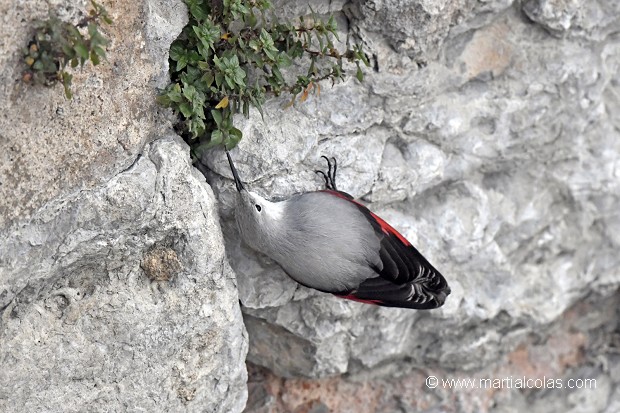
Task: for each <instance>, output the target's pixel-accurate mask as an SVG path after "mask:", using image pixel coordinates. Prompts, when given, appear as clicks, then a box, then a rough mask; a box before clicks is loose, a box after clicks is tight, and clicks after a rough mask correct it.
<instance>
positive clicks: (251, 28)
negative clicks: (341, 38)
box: [158, 0, 368, 156]
mask: <svg viewBox="0 0 620 413" xmlns="http://www.w3.org/2000/svg"><path fill="white" fill-rule="evenodd" d="M185 2H186V3H187V6H188V8H189V14H190V19H189V23H188V24H187V26H186V27H185V28H184V29H183V32H182V33H181V35H180V36H179V37H178V39H177V40H176V41H175V42H174V43H173V44H172V46H171V48H170V72H171V78H172V83H171V84H170V85H169V86H168V87H167V88H166V89H165V90H164V91H162V93H161V94H160V96H159V97H158V101H159V102H160V103H161V104H162V105H164V106H166V107H170V108H172V109H174V111H175V112H176V113H177V114H178V116H179V117H180V122H179V123H178V125H177V129H178V130H179V132H180V133H181V135H182V136H183V137H184V138H185V140H186V141H187V142H188V143H189V144H190V146H191V147H192V149H193V156H200V153H201V152H202V151H203V150H204V149H206V148H209V147H213V146H216V145H225V146H226V147H227V148H229V149H230V148H232V147H234V146H235V145H236V144H237V143H238V142H239V140H240V139H241V137H242V134H241V131H240V130H239V129H237V128H236V127H235V126H234V125H233V115H234V114H235V113H243V114H244V115H245V116H246V117H247V116H248V115H249V110H250V106H254V107H255V108H257V109H258V110H259V112H260V113H261V115H262V114H263V112H262V106H263V104H264V102H265V99H266V98H267V97H268V96H278V95H280V94H282V93H290V94H291V95H292V99H291V101H290V103H289V105H293V104H294V103H295V101H296V100H298V101H299V102H303V101H305V100H306V99H307V97H308V95H309V93H312V92H315V93H317V94H318V93H320V90H321V89H320V85H319V82H320V81H322V80H326V79H329V80H331V81H332V84H333V83H335V82H336V81H338V80H342V79H344V77H345V69H344V68H343V62H344V61H350V62H354V63H355V64H356V66H357V74H356V76H357V78H358V79H359V80H360V81H362V79H363V73H362V70H361V68H360V63H364V64H365V65H366V66H368V60H367V58H366V55H365V54H364V52H363V51H362V48H361V47H360V46H358V45H354V46H352V47H350V46H349V45H348V42H347V50H345V51H344V52H340V51H339V50H338V49H337V47H336V45H335V43H334V42H335V41H337V40H338V35H337V33H336V31H337V26H336V22H335V19H334V17H333V16H330V17H329V19H328V20H327V21H326V22H324V21H322V20H321V19H320V18H319V17H318V16H317V15H316V14H315V13H312V16H311V18H309V19H307V18H304V17H300V18H299V21H298V22H297V24H292V23H290V22H282V21H279V20H278V19H277V18H276V17H275V16H272V15H269V16H268V15H267V13H268V12H270V11H271V10H272V5H271V3H270V2H269V1H268V0H222V1H220V2H215V1H213V2H212V1H209V0H185ZM302 58H306V61H307V62H308V64H309V66H308V68H307V70H305V71H304V72H303V73H302V74H298V75H297V76H294V75H291V74H289V75H288V76H285V72H286V70H285V69H286V68H289V67H290V66H291V65H292V64H293V62H294V61H295V60H300V59H302ZM292 77H294V79H292Z"/></svg>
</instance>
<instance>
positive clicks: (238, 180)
mask: <svg viewBox="0 0 620 413" xmlns="http://www.w3.org/2000/svg"><path fill="white" fill-rule="evenodd" d="M226 156H227V157H228V163H229V164H230V169H231V170H232V174H233V178H235V185H236V186H237V191H239V192H241V190H242V189H243V184H242V183H241V179H239V174H238V173H237V169H236V168H235V165H234V164H233V161H232V158H231V157H230V153H229V152H228V150H227V151H226Z"/></svg>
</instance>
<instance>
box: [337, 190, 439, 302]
mask: <svg viewBox="0 0 620 413" xmlns="http://www.w3.org/2000/svg"><path fill="white" fill-rule="evenodd" d="M326 192H330V193H332V194H333V195H336V196H339V197H341V198H343V199H346V200H348V201H350V202H352V203H354V204H355V205H356V206H357V207H358V209H359V210H360V212H362V214H363V215H364V217H365V218H366V219H367V220H368V222H369V223H370V224H371V225H372V226H373V228H374V230H375V232H376V233H377V235H378V236H379V237H380V238H381V250H380V252H379V257H380V259H381V263H382V266H381V268H379V267H378V266H375V265H372V268H373V269H374V270H375V271H376V272H377V274H378V276H377V277H375V278H369V279H367V280H366V281H364V282H362V283H361V284H360V285H359V286H358V287H357V288H356V289H354V290H351V291H347V292H344V293H342V294H338V295H339V296H341V297H343V298H348V299H351V300H356V301H362V302H367V303H372V304H378V305H382V306H387V307H404V308H415V309H432V308H437V307H441V306H442V305H443V303H444V301H445V300H446V297H447V296H448V295H449V294H450V287H449V286H448V283H447V281H446V279H445V278H444V277H443V275H441V273H440V272H439V271H437V269H435V267H433V266H432V265H431V264H430V263H429V262H428V261H427V260H426V258H424V257H423V256H422V254H420V252H419V251H418V250H417V249H416V248H415V247H414V246H413V245H411V243H410V242H409V241H407V239H406V238H405V237H403V236H402V235H401V234H400V233H399V232H398V231H396V230H395V229H394V228H392V227H391V226H390V225H389V224H388V223H387V222H385V221H384V220H383V219H381V218H380V217H378V216H377V215H375V214H374V213H372V212H371V211H370V210H369V209H368V208H366V207H365V206H364V205H362V204H360V203H358V202H356V201H355V200H353V198H352V197H351V196H350V195H348V194H346V193H343V192H339V191H326Z"/></svg>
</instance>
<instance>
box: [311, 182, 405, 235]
mask: <svg viewBox="0 0 620 413" xmlns="http://www.w3.org/2000/svg"><path fill="white" fill-rule="evenodd" d="M321 192H328V193H330V194H331V195H334V196H337V197H338V198H342V199H346V200H347V201H349V202H353V203H354V204H355V205H357V206H358V207H361V208H362V210H363V212H365V213H366V214H367V215H368V216H370V217H371V218H372V219H374V220H375V222H377V224H379V226H380V227H381V230H382V231H383V232H384V233H385V235H390V234H391V235H394V236H395V237H396V238H398V239H399V240H400V242H402V243H403V244H405V245H406V246H410V245H411V243H410V242H409V241H408V240H407V238H405V237H403V236H402V235H401V234H400V232H398V231H396V230H395V229H394V228H393V227H392V226H391V225H390V224H388V223H387V222H385V221H384V220H383V219H382V218H381V217H379V216H378V215H376V214H375V213H374V212H372V211H371V210H369V209H368V208H366V206H365V205H363V204H361V203H359V202H357V201H356V200H355V199H354V198H353V197H352V196H351V195H349V194H347V193H345V192H340V191H332V190H330V189H326V190H324V191H321Z"/></svg>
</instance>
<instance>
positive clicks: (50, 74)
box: [22, 0, 112, 99]
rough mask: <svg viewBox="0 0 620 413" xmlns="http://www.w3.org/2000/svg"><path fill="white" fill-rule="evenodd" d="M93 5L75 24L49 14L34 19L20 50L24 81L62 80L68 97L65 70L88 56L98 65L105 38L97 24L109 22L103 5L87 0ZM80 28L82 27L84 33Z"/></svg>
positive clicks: (69, 81)
mask: <svg viewBox="0 0 620 413" xmlns="http://www.w3.org/2000/svg"><path fill="white" fill-rule="evenodd" d="M91 5H92V7H93V9H92V10H91V11H90V13H89V14H88V16H86V17H84V18H83V19H82V20H81V21H80V22H78V23H77V24H75V25H74V24H71V23H67V22H63V21H61V20H60V19H59V18H58V17H56V16H51V17H50V18H49V19H48V20H45V21H36V22H35V28H36V33H35V35H34V37H33V38H32V40H31V41H30V43H29V45H28V47H27V48H26V49H25V50H24V63H26V65H27V66H28V69H27V70H26V71H25V72H24V73H23V75H22V80H23V81H24V82H27V83H34V84H40V85H46V86H51V85H54V84H55V83H56V82H62V84H63V86H64V89H65V96H66V97H67V99H71V98H72V96H73V94H72V92H71V80H72V79H73V76H72V75H71V74H70V73H69V72H67V71H66V68H67V66H71V67H72V68H75V67H77V66H78V65H80V67H82V66H84V64H85V63H86V61H88V60H90V61H91V62H92V64H93V65H95V66H96V65H98V64H99V63H100V62H101V59H105V46H106V45H107V44H108V43H109V42H108V40H107V39H106V38H105V37H104V36H103V35H102V34H101V33H100V32H99V26H100V24H101V23H102V22H103V23H106V24H112V19H111V18H110V16H108V13H107V11H106V10H105V8H104V7H103V6H101V5H100V4H98V3H97V2H95V1H93V0H91ZM80 29H86V30H83V31H85V33H84V34H82V31H80Z"/></svg>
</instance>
